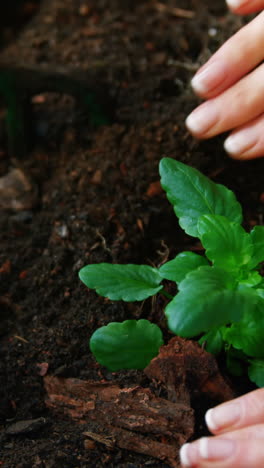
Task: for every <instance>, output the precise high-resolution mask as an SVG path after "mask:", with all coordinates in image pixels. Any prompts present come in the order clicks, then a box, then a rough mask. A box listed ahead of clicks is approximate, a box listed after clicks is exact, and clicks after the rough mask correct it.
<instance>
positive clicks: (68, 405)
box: [44, 376, 194, 467]
mask: <svg viewBox="0 0 264 468" xmlns="http://www.w3.org/2000/svg"><path fill="white" fill-rule="evenodd" d="M44 383H45V388H46V391H47V394H48V399H47V401H46V404H47V406H48V407H49V408H53V409H55V410H56V411H59V412H60V411H62V412H63V413H64V414H67V415H69V416H71V417H72V418H73V419H75V420H77V421H78V422H79V423H82V424H86V425H87V426H86V429H87V430H86V431H85V432H86V435H88V434H87V433H88V432H89V437H90V438H92V439H93V440H97V441H100V442H101V443H104V444H105V445H106V446H109V444H110V446H117V447H120V448H125V449H128V450H133V451H136V452H139V453H143V454H146V455H149V456H152V457H154V458H158V459H160V460H163V461H165V462H167V463H169V464H170V465H171V466H172V467H179V466H180V464H179V460H178V451H179V448H180V446H181V445H182V444H183V443H184V442H186V440H188V439H189V438H190V436H191V435H192V434H193V429H194V416H193V410H192V409H191V408H190V407H189V406H188V405H185V404H183V403H175V402H171V401H168V400H166V399H164V398H160V397H156V396H155V395H154V393H153V392H152V391H151V390H150V389H149V388H141V387H131V388H120V387H119V385H117V384H113V383H110V382H94V381H83V380H78V379H62V378H57V377H52V376H46V377H44ZM88 426H89V427H88Z"/></svg>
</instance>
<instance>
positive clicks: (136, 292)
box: [79, 263, 162, 302]
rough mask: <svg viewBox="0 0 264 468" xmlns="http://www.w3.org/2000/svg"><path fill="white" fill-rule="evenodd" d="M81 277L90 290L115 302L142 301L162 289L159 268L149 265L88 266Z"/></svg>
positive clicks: (108, 264)
mask: <svg viewBox="0 0 264 468" xmlns="http://www.w3.org/2000/svg"><path fill="white" fill-rule="evenodd" d="M79 277H80V279H81V281H83V283H84V284H85V285H86V286H88V288H91V289H95V290H96V292H97V293H98V294H100V295H101V296H104V297H108V298H109V299H112V300H114V301H119V300H123V301H128V302H129V301H142V300H143V299H146V298H147V297H150V296H153V295H154V294H156V293H157V292H159V291H160V290H161V289H162V285H160V283H161V281H162V278H161V276H160V274H159V271H158V269H157V268H152V267H150V266H148V265H117V264H115V265H111V264H110V263H98V264H94V265H87V266H85V267H83V268H82V269H81V270H80V272H79Z"/></svg>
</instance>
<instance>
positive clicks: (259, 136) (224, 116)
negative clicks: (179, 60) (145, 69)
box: [186, 0, 264, 467]
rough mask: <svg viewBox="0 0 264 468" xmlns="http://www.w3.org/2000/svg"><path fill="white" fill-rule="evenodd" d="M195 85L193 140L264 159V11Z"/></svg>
mask: <svg viewBox="0 0 264 468" xmlns="http://www.w3.org/2000/svg"><path fill="white" fill-rule="evenodd" d="M227 2H228V5H229V6H230V8H231V9H232V11H234V12H235V13H239V14H247V13H252V12H255V11H257V10H260V9H264V0H227ZM239 5H240V6H239ZM192 86H193V89H194V91H195V92H196V93H197V94H198V95H199V96H201V97H202V98H204V99H205V100H206V101H205V102H204V103H203V104H201V105H200V106H199V107H198V108H196V109H195V110H194V111H193V112H192V113H191V114H190V115H189V116H188V118H187V120H186V125H187V127H188V129H189V130H190V132H191V133H192V134H193V135H194V136H196V137H197V138H201V139H205V138H211V137H213V136H215V135H217V134H219V133H222V132H225V131H227V130H232V132H231V134H230V135H229V137H228V138H227V139H226V141H225V144H224V146H225V149H226V151H227V152H228V153H229V154H230V155H231V156H232V157H233V158H236V159H252V158H257V157H261V156H264V11H263V12H262V13H260V14H259V15H258V16H257V17H256V18H255V19H253V21H251V22H250V23H249V24H247V25H246V26H244V27H243V28H242V29H241V30H240V31H238V32H237V33H236V34H235V35H234V36H233V37H231V38H230V39H229V40H228V41H227V42H226V43H225V44H224V45H223V46H222V47H221V48H220V49H219V50H218V51H217V52H216V53H215V54H214V55H213V56H212V57H211V58H210V59H209V61H208V62H207V63H206V64H205V65H203V66H202V67H201V68H200V70H198V72H197V73H196V75H195V76H194V78H193V80H192ZM263 467H264V465H263Z"/></svg>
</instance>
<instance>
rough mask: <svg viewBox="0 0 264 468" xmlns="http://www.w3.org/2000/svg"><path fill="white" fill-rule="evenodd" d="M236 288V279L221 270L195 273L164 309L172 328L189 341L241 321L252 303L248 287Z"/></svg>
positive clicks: (180, 287)
mask: <svg viewBox="0 0 264 468" xmlns="http://www.w3.org/2000/svg"><path fill="white" fill-rule="evenodd" d="M235 287H236V286H235V283H234V279H233V276H232V275H231V274H228V272H226V271H224V270H221V269H220V268H217V267H200V268H198V269H197V270H194V271H192V272H191V273H189V274H188V275H187V276H186V278H185V279H184V280H183V281H182V282H181V283H180V284H179V293H178V294H177V295H176V296H175V297H174V299H173V300H172V301H171V302H169V304H168V305H167V307H166V309H165V314H166V316H167V319H168V327H169V329H170V330H171V331H172V332H173V333H175V334H176V335H180V336H182V337H186V338H188V337H193V336H197V335H199V334H200V333H202V332H207V331H209V330H210V329H212V328H215V327H219V326H221V325H226V324H228V323H231V322H236V321H239V320H240V319H241V317H242V315H243V314H244V313H245V311H246V310H247V309H248V308H249V307H251V303H252V301H253V300H252V296H251V295H250V294H248V289H249V288H246V287H245V288H243V289H241V290H238V289H234V288H235ZM249 290H250V291H252V289H249ZM254 297H255V296H254Z"/></svg>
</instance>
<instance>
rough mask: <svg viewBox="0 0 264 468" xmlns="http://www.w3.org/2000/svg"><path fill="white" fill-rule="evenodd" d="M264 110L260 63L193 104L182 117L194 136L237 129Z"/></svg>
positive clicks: (261, 66) (202, 136) (262, 66)
mask: <svg viewBox="0 0 264 468" xmlns="http://www.w3.org/2000/svg"><path fill="white" fill-rule="evenodd" d="M263 112H264V63H263V64H261V65H260V66H259V67H258V68H256V69H255V70H254V71H253V72H251V73H250V74H249V75H247V76H245V77H244V78H242V79H241V80H240V81H239V82H238V83H236V84H234V85H233V86H232V87H231V88H229V89H227V90H226V91H224V92H223V93H222V94H221V95H220V96H217V97H215V98H213V99H209V100H208V101H206V102H204V103H203V104H202V105H200V106H199V107H197V108H196V109H195V110H194V111H193V112H192V113H191V114H190V115H189V116H188V117H187V119H186V125H187V128H188V129H189V131H190V132H191V133H192V134H193V135H194V136H196V137H197V138H202V139H204V138H210V137H212V136H214V135H217V134H219V133H222V132H225V131H227V130H231V129H233V128H237V127H239V126H241V125H243V124H245V123H247V122H249V121H251V120H253V119H255V118H256V117H259V116H260V115H261V114H262V113H263Z"/></svg>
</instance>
